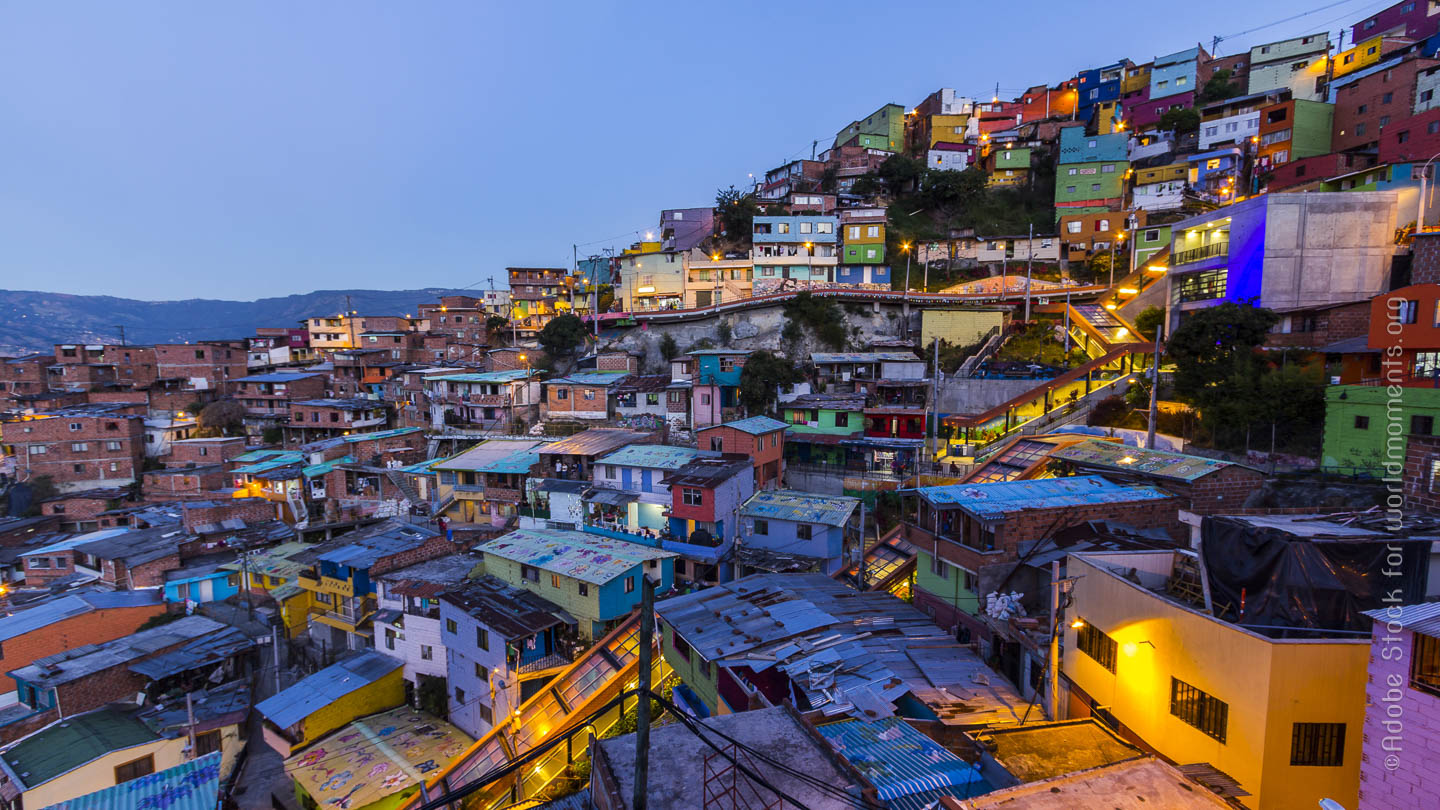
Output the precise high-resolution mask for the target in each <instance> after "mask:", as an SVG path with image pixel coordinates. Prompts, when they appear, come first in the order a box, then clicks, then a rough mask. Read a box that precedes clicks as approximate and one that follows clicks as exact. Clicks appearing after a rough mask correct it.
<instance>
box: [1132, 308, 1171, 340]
mask: <svg viewBox="0 0 1440 810" xmlns="http://www.w3.org/2000/svg"><path fill="white" fill-rule="evenodd" d="M1164 322H1165V309H1164V307H1146V308H1144V309H1142V310H1140V314H1139V315H1136V316H1135V330H1136V331H1137V332H1139V333H1140V334H1141V335H1144V336H1145V337H1147V338H1149V339H1150V340H1154V339H1155V335H1156V333H1157V332H1158V331H1159V330H1160V324H1162V323H1164Z"/></svg>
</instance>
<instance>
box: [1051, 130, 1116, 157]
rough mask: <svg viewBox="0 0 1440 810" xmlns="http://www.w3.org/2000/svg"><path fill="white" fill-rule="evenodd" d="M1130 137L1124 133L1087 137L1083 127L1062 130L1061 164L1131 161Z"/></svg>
mask: <svg viewBox="0 0 1440 810" xmlns="http://www.w3.org/2000/svg"><path fill="white" fill-rule="evenodd" d="M1129 143H1130V136H1129V135H1126V134H1125V133H1123V132H1112V133H1110V134H1109V135H1086V134H1085V127H1084V126H1083V125H1076V126H1068V127H1065V128H1064V129H1062V130H1060V163H1062V164H1065V163H1104V162H1108V161H1117V160H1121V161H1123V160H1129V159H1130V146H1129Z"/></svg>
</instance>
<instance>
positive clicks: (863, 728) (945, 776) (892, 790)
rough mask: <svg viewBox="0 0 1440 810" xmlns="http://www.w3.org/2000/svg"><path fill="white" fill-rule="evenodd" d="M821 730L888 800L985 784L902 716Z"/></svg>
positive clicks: (846, 722) (832, 725)
mask: <svg viewBox="0 0 1440 810" xmlns="http://www.w3.org/2000/svg"><path fill="white" fill-rule="evenodd" d="M816 731H818V732H820V736H822V737H824V738H825V739H826V740H828V741H829V742H830V745H831V746H832V747H834V748H835V750H836V751H837V752H838V753H839V754H840V755H841V756H843V757H844V758H845V759H846V760H848V761H849V762H850V764H851V765H853V766H855V768H856V770H858V771H860V773H861V774H863V775H864V776H865V778H866V779H869V780H870V783H871V784H873V785H874V786H875V788H876V790H878V791H879V793H880V798H881V799H882V800H885V801H889V800H891V799H898V798H900V797H902V796H909V795H912V794H915V793H920V792H922V791H927V790H935V789H937V788H943V787H951V786H957V785H968V784H970V783H975V782H983V780H982V778H981V776H980V772H979V770H978V769H976V768H975V767H974V766H971V765H970V764H969V763H968V762H966V761H965V760H963V759H961V758H959V757H957V756H955V755H954V754H952V753H950V752H949V751H947V750H945V749H944V748H942V747H940V744H939V743H937V742H935V741H934V740H932V739H930V738H929V737H926V736H925V735H924V734H921V733H920V732H919V731H917V730H916V729H915V728H914V727H912V726H911V725H910V724H909V723H907V722H905V721H904V720H902V719H900V718H898V717H889V718H886V719H883V720H877V721H874V722H869V723H867V722H864V721H861V720H842V721H840V722H838V723H828V724H826V725H822V726H819V727H817V728H816Z"/></svg>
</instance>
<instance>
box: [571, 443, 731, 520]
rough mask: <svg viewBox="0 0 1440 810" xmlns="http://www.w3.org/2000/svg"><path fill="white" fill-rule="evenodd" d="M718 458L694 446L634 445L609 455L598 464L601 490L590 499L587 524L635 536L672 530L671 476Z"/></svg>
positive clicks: (597, 486) (596, 479)
mask: <svg viewBox="0 0 1440 810" xmlns="http://www.w3.org/2000/svg"><path fill="white" fill-rule="evenodd" d="M718 455H719V454H718V453H712V452H709V451H704V450H697V449H695V448H693V447H675V446H672V445H667V444H632V445H630V446H628V447H623V448H621V449H620V450H617V451H616V452H614V453H611V454H610V455H608V456H605V457H604V458H602V459H600V461H599V462H598V463H597V464H596V465H595V477H594V478H593V479H592V483H593V485H594V487H595V489H594V491H593V492H592V493H591V494H589V495H587V496H585V504H586V515H585V522H586V524H587V525H588V526H592V527H595V528H598V529H603V530H606V531H612V532H621V533H630V534H642V533H648V532H655V533H659V532H664V531H667V530H668V529H669V527H670V523H669V521H668V520H667V519H666V517H665V513H666V512H667V511H669V508H670V503H671V497H670V483H669V478H670V476H671V475H672V474H673V473H674V472H675V471H676V470H678V469H680V468H681V467H684V466H685V465H686V464H689V463H690V462H691V461H694V460H695V459H696V458H701V457H706V456H709V457H714V456H718ZM635 539H639V538H635Z"/></svg>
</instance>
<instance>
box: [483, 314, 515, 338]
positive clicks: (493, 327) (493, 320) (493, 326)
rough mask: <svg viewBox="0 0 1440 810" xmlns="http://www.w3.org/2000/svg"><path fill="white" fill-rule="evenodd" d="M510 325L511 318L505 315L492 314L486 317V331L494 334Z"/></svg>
mask: <svg viewBox="0 0 1440 810" xmlns="http://www.w3.org/2000/svg"><path fill="white" fill-rule="evenodd" d="M509 325H510V319H509V318H506V317H505V316H504V315H491V316H490V317H488V318H486V319H485V331H487V332H489V333H490V334H492V335H498V334H500V330H501V329H504V328H505V327H507V326H509Z"/></svg>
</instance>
